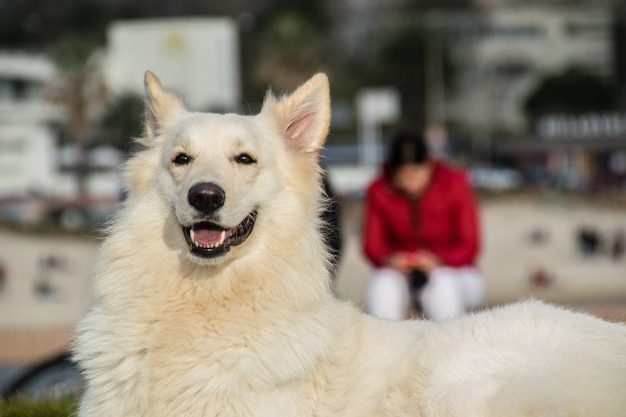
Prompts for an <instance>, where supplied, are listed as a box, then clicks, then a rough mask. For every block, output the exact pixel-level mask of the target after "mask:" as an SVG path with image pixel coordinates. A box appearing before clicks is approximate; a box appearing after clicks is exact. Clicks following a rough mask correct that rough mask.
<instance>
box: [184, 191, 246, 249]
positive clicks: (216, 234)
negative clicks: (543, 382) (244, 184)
mask: <svg viewBox="0 0 626 417" xmlns="http://www.w3.org/2000/svg"><path fill="white" fill-rule="evenodd" d="M187 200H188V202H189V204H190V205H191V206H192V207H194V208H195V209H196V210H197V211H199V212H200V213H202V214H205V215H212V214H214V213H215V211H217V210H218V209H220V208H221V207H222V206H223V205H224V202H225V201H226V193H225V192H224V190H223V189H222V188H221V187H220V186H219V185H217V184H214V183H198V184H195V185H193V186H192V187H191V188H190V189H189V193H188V194H187ZM256 216H257V211H256V210H255V211H253V212H251V213H250V214H248V215H247V216H246V217H245V218H244V219H243V220H242V221H241V222H240V223H239V224H238V225H237V226H235V227H231V228H227V227H223V226H221V225H219V224H217V223H214V222H212V221H200V222H197V223H194V224H192V225H191V226H183V234H184V235H185V240H186V241H187V244H189V248H190V250H191V253H192V254H193V255H196V256H200V257H202V258H215V257H218V256H221V255H224V254H226V253H227V252H228V251H229V250H230V248H231V246H237V245H240V244H242V243H243V242H244V241H245V240H246V239H247V238H248V236H250V233H252V229H253V228H254V224H255V221H256Z"/></svg>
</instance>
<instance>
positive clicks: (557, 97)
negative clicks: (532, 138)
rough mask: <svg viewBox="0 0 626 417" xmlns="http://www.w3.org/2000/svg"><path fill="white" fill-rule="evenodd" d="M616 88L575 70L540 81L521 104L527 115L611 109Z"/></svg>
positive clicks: (551, 75)
mask: <svg viewBox="0 0 626 417" xmlns="http://www.w3.org/2000/svg"><path fill="white" fill-rule="evenodd" d="M617 99H618V95H617V89H616V88H615V87H614V86H613V85H612V84H611V83H610V82H609V81H607V80H605V79H603V78H601V77H599V76H597V75H594V74H590V73H588V72H585V71H583V70H580V69H577V68H570V69H567V70H565V71H564V72H562V73H558V74H550V75H548V76H546V77H545V78H543V79H542V80H541V81H540V82H539V84H538V85H537V87H535V89H534V90H532V91H531V92H530V94H529V95H528V97H527V98H526V100H525V102H524V111H525V112H526V114H527V115H529V116H535V115H539V114H542V113H555V112H567V113H581V112H589V111H602V110H610V109H613V108H614V107H615V105H616V104H617Z"/></svg>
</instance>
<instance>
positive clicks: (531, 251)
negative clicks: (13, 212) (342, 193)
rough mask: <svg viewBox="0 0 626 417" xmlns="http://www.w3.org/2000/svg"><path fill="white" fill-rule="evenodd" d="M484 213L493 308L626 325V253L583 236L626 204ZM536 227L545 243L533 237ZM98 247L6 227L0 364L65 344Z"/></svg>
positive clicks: (351, 249)
mask: <svg viewBox="0 0 626 417" xmlns="http://www.w3.org/2000/svg"><path fill="white" fill-rule="evenodd" d="M342 210H343V211H342V217H343V230H342V233H343V236H344V250H343V257H342V262H341V265H340V267H339V271H338V276H337V281H336V293H337V295H338V296H339V297H340V298H343V299H347V300H350V301H352V302H354V303H355V304H356V305H358V306H359V307H361V308H363V306H364V303H363V300H364V294H365V292H366V288H367V281H368V277H369V274H370V273H371V268H370V266H369V265H368V263H367V262H366V261H365V260H364V258H363V256H362V255H361V252H360V242H359V231H360V227H361V204H360V203H358V202H354V201H350V202H345V203H344V205H343V209H342ZM481 218H482V228H483V252H482V256H481V258H480V263H479V266H480V268H481V271H482V272H483V275H484V281H485V286H486V302H487V305H488V306H494V305H498V304H503V303H507V302H511V301H514V300H517V299H520V298H528V297H534V298H540V299H544V300H547V301H550V302H554V303H559V304H564V305H568V306H571V307H574V308H581V309H585V310H588V311H590V312H592V313H593V314H596V315H599V316H602V317H605V318H607V319H610V320H623V321H626V258H622V259H619V260H614V259H612V258H611V257H610V256H609V255H608V254H606V253H600V254H598V255H596V256H593V257H583V256H581V255H580V253H579V251H578V247H577V244H576V239H575V236H576V231H577V230H578V228H579V227H580V226H581V225H592V226H594V227H596V228H597V229H598V230H599V231H600V232H601V233H602V235H603V236H610V235H611V233H613V232H614V231H615V230H617V229H620V228H621V229H622V230H626V210H624V209H621V208H620V207H616V206H609V205H606V206H603V205H600V204H597V202H592V203H589V204H587V203H584V202H572V201H570V200H568V199H560V198H553V197H550V196H547V197H546V196H540V197H537V196H533V197H528V196H521V197H520V196H515V197H510V198H501V197H499V198H492V199H486V200H482V202H481ZM538 230H539V231H541V234H542V239H541V241H540V242H533V239H532V235H533V231H535V232H536V231H538ZM97 247H98V241H97V240H95V239H90V238H85V237H69V236H61V237H59V236H50V235H44V236H42V235H36V234H24V233H19V232H16V231H12V230H8V229H0V262H2V264H3V266H4V269H5V276H6V280H5V283H4V288H3V289H2V290H0V364H1V363H25V362H31V361H36V360H41V359H43V358H45V357H47V356H49V355H51V354H53V353H54V352H57V351H60V350H62V349H64V348H65V347H66V346H67V344H68V343H69V340H70V335H71V329H72V327H73V325H74V323H75V322H76V321H77V320H78V318H79V317H80V315H81V314H82V312H83V311H84V310H85V308H86V307H87V305H88V299H89V298H88V294H89V290H88V279H87V277H88V276H89V271H90V270H91V268H92V266H93V263H94V261H95V256H96V251H97ZM538 268H543V269H544V270H545V271H546V272H547V275H548V277H549V279H548V281H547V284H546V285H536V284H535V283H533V281H532V280H531V279H530V276H531V273H532V272H533V271H535V270H537V269H538Z"/></svg>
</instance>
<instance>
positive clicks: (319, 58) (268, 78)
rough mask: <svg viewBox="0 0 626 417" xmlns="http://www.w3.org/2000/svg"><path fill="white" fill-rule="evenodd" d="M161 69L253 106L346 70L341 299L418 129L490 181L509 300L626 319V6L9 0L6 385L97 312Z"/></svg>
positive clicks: (2, 212) (2, 304) (338, 101)
mask: <svg viewBox="0 0 626 417" xmlns="http://www.w3.org/2000/svg"><path fill="white" fill-rule="evenodd" d="M521 3H523V5H522V4H521ZM146 69H150V70H152V71H154V72H155V73H156V74H157V75H158V76H159V77H160V78H161V80H162V82H163V84H164V85H165V86H168V87H170V88H172V89H173V90H175V91H176V92H178V93H180V94H181V95H183V96H184V97H185V100H186V102H187V103H188V105H189V107H190V108H192V109H194V110H201V111H216V112H240V113H244V114H252V113H255V112H256V111H258V110H259V109H260V106H261V103H262V99H263V96H264V94H265V92H266V90H267V88H271V89H273V90H274V91H277V92H284V91H287V90H290V89H293V88H294V87H296V86H297V85H298V84H300V83H301V82H303V81H304V80H306V79H307V78H308V77H310V76H311V75H312V74H313V73H315V72H318V71H324V72H326V73H327V74H328V75H329V78H330V82H331V94H332V102H333V104H332V126H331V134H330V136H329V139H328V142H327V149H326V150H325V151H324V155H323V159H322V162H323V165H324V167H325V169H326V170H327V172H328V177H329V179H330V183H331V186H332V187H333V189H334V192H335V194H336V196H337V199H338V201H339V204H340V207H341V216H342V228H341V233H342V237H343V239H342V242H343V249H342V256H341V264H340V266H339V271H338V275H337V278H336V283H335V284H336V285H335V288H336V292H337V294H338V296H339V297H342V298H345V299H349V300H352V301H353V302H355V303H356V304H357V305H359V306H363V296H364V292H365V289H366V286H367V280H368V278H369V273H370V266H369V265H368V264H367V263H366V262H365V260H364V258H363V257H362V255H361V252H360V242H359V239H360V227H361V209H362V198H363V193H364V188H365V186H366V185H367V183H368V181H370V180H371V179H372V177H373V175H374V174H375V173H376V171H377V169H378V167H379V166H380V163H381V160H382V158H383V157H384V151H383V149H384V147H385V144H386V143H385V138H386V136H387V134H388V132H389V131H390V130H391V129H393V128H396V127H397V126H401V125H406V124H410V125H417V126H423V127H424V129H425V131H426V136H427V139H428V141H429V144H430V146H431V149H432V151H433V152H434V153H435V154H436V155H438V156H439V157H441V158H443V159H446V160H448V161H451V162H453V163H455V164H458V165H459V166H461V167H463V168H465V169H466V170H467V171H468V173H469V175H470V178H471V180H472V183H473V185H474V187H475V190H476V195H477V197H478V199H479V202H480V208H481V218H482V228H483V251H482V256H481V258H480V267H481V270H482V272H483V274H484V277H485V283H486V287H487V302H488V304H489V306H494V305H497V304H502V303H506V302H510V301H513V300H517V299H520V298H527V297H535V298H541V299H545V300H548V301H551V302H555V303H559V304H564V305H568V306H572V307H575V308H579V309H584V310H587V311H590V312H592V313H593V314H596V315H599V316H602V317H605V318H607V319H610V320H622V321H626V259H625V257H624V250H625V245H626V211H625V208H626V193H625V192H626V1H624V0H594V1H593V2H590V1H584V0H526V1H524V2H519V1H513V0H332V1H331V0H326V1H322V0H317V1H310V0H231V1H228V2H224V1H211V0H204V1H200V0H178V1H176V2H171V1H165V0H55V1H54V2H52V1H45V0H0V389H1V388H2V385H3V384H4V385H5V386H6V385H7V384H8V382H7V381H9V380H10V379H11V378H12V377H13V378H14V377H15V376H16V375H19V374H23V373H24V370H25V369H27V368H29V367H31V366H33V365H34V364H38V363H41V362H42V361H45V360H47V359H49V358H52V357H55V355H57V354H58V353H60V352H62V351H64V350H65V349H66V348H67V346H68V344H69V342H70V338H71V331H72V327H73V325H74V324H75V322H76V321H77V320H78V318H79V317H80V315H81V314H82V312H83V311H84V310H85V308H86V307H87V306H88V304H89V283H88V277H89V271H90V269H91V267H92V265H93V262H94V259H95V255H96V250H97V247H98V244H99V241H100V237H101V232H100V231H101V227H102V225H103V223H104V222H105V221H106V219H107V218H108V217H109V216H110V215H111V214H112V213H113V212H115V209H116V206H117V204H118V203H119V202H120V201H121V199H122V198H123V195H124V191H123V188H122V184H121V180H120V165H121V164H123V162H124V161H125V160H126V158H127V157H128V156H129V155H131V154H132V153H133V152H136V151H137V146H136V145H135V144H134V143H133V141H132V138H133V137H137V136H138V135H140V134H141V132H142V115H143V73H144V71H145V70H146Z"/></svg>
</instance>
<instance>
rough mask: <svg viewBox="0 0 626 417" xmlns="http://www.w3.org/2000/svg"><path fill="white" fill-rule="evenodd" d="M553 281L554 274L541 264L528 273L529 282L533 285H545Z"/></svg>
mask: <svg viewBox="0 0 626 417" xmlns="http://www.w3.org/2000/svg"><path fill="white" fill-rule="evenodd" d="M553 281H554V276H553V275H552V274H550V273H549V272H548V271H547V270H546V269H545V268H544V267H543V266H539V267H537V268H536V269H535V270H534V271H532V272H531V274H530V283H531V285H532V286H534V287H547V286H549V285H550V284H552V282H553Z"/></svg>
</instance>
